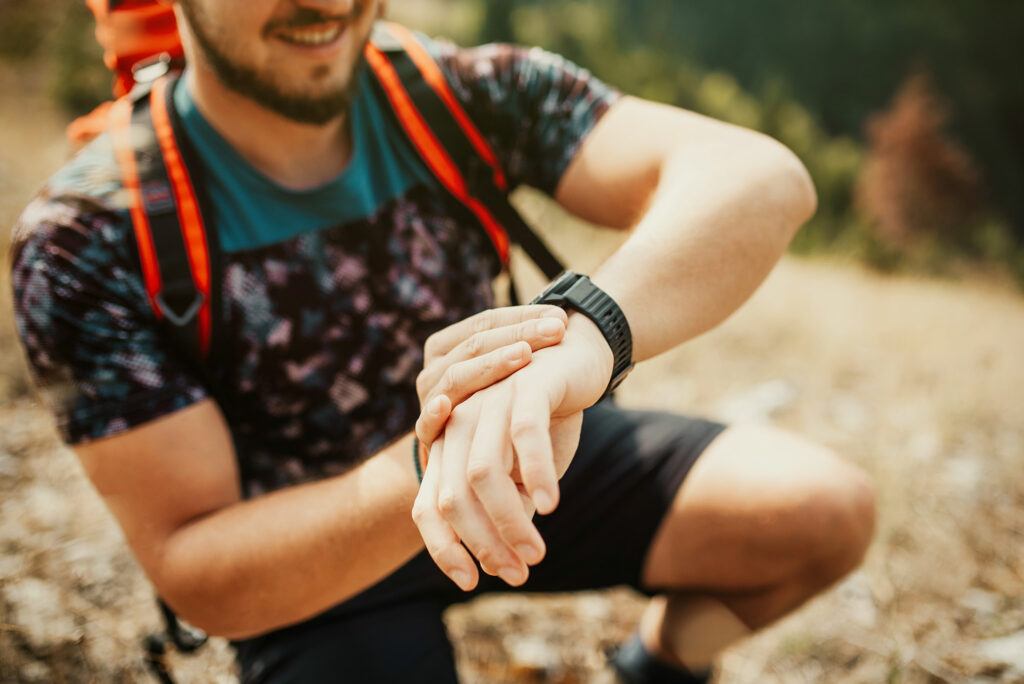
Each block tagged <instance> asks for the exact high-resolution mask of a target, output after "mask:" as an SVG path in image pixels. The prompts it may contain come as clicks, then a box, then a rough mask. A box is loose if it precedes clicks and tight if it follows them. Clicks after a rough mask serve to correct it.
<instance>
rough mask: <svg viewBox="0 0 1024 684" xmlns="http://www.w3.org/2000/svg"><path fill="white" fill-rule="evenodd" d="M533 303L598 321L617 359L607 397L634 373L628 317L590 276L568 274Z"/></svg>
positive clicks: (558, 278)
mask: <svg viewBox="0 0 1024 684" xmlns="http://www.w3.org/2000/svg"><path fill="white" fill-rule="evenodd" d="M530 303H531V304H554V305H555V306H560V307H562V308H563V309H572V310H573V311H579V312H580V313H581V314H583V315H584V316H586V317H587V318H589V319H590V320H592V321H594V324H595V325H596V326H597V327H598V329H600V330H601V333H602V334H603V335H604V338H605V339H606V340H608V346H609V347H611V348H612V354H613V355H614V357H615V363H614V366H613V368H612V379H611V381H610V382H609V383H608V389H606V390H605V391H604V396H605V397H606V396H608V395H609V394H611V393H612V392H613V391H614V390H615V388H616V387H618V386H619V383H621V382H622V381H623V380H624V379H625V377H626V376H627V375H628V374H629V371H631V370H633V334H632V333H631V332H630V330H629V323H628V322H627V321H626V315H625V314H624V313H622V309H620V308H619V305H618V304H616V303H615V300H614V299H612V298H611V297H609V296H608V295H607V294H606V293H605V291H604V290H602V289H601V288H599V287H598V286H597V285H594V283H592V282H590V278H588V277H587V276H585V275H583V274H581V273H573V272H572V271H564V272H563V273H562V275H560V276H558V277H557V278H555V280H554V281H553V282H552V283H551V284H550V285H548V287H547V289H546V290H544V291H543V292H541V293H540V294H539V295H537V298H536V299H534V300H533V301H532V302H530ZM602 398H603V397H602Z"/></svg>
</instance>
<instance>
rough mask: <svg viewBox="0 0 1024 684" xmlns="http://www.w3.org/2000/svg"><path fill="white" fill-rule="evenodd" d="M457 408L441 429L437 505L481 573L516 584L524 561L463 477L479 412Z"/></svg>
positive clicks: (522, 579)
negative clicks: (439, 482)
mask: <svg viewBox="0 0 1024 684" xmlns="http://www.w3.org/2000/svg"><path fill="white" fill-rule="evenodd" d="M461 410H462V407H460V408H459V409H456V410H455V412H454V414H453V417H452V419H451V421H450V422H449V424H448V427H447V428H446V430H445V435H444V453H443V455H442V457H441V460H442V463H441V485H440V491H439V492H438V500H437V507H438V510H440V512H441V515H442V516H443V517H444V519H445V520H447V521H448V524H449V525H451V528H452V530H454V532H455V534H456V535H457V536H458V537H459V539H461V540H462V543H463V544H465V546H466V548H467V549H469V552H470V553H471V554H473V556H475V557H476V559H477V560H478V561H479V562H480V567H481V568H483V570H484V572H486V573H487V574H489V575H496V576H498V577H500V578H501V579H503V580H504V581H505V582H507V583H508V584H511V585H513V586H518V585H520V584H522V583H523V582H525V581H526V578H527V576H528V575H529V571H528V569H527V566H526V563H525V562H524V561H523V560H522V559H521V558H520V557H519V556H518V555H517V554H516V552H515V551H514V550H513V549H512V548H511V547H510V546H509V545H508V544H507V543H506V542H505V540H504V539H502V537H501V535H500V534H499V533H498V531H497V529H495V526H494V524H493V523H492V521H491V518H490V517H489V516H488V514H487V511H486V509H485V508H484V507H483V505H482V504H481V502H480V500H479V499H478V498H477V496H476V495H475V493H474V492H473V491H472V489H471V488H470V486H469V483H468V481H467V478H466V469H467V465H468V462H469V449H470V446H471V442H472V438H473V434H474V432H475V430H474V428H476V426H477V421H478V420H479V418H480V412H479V411H476V412H472V413H470V414H468V415H467V413H466V412H462V413H460V411H461ZM505 434H506V432H505V430H504V429H500V431H499V438H500V439H505V437H504V435H505ZM510 482H511V481H510ZM516 505H519V504H518V502H517V504H516ZM520 510H522V508H521V506H520Z"/></svg>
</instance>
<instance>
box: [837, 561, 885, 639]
mask: <svg viewBox="0 0 1024 684" xmlns="http://www.w3.org/2000/svg"><path fill="white" fill-rule="evenodd" d="M836 594H837V595H838V597H839V599H840V600H841V601H842V602H843V614H844V615H845V616H846V617H847V618H849V619H850V620H852V621H854V622H856V623H857V624H859V625H861V626H862V627H865V628H868V629H874V628H875V627H876V626H877V624H878V619H879V618H878V606H877V605H876V603H875V597H874V595H873V594H872V593H871V585H870V583H869V580H868V576H867V574H866V573H865V572H864V571H863V570H858V571H857V572H854V573H853V574H852V575H850V576H849V577H847V578H846V580H845V581H843V583H842V584H840V585H839V586H838V587H837V588H836Z"/></svg>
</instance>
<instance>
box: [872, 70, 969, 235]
mask: <svg viewBox="0 0 1024 684" xmlns="http://www.w3.org/2000/svg"><path fill="white" fill-rule="evenodd" d="M948 116H949V114H948V109H947V107H946V105H945V104H944V103H943V102H942V100H941V98H940V97H939V95H938V94H937V93H936V92H935V91H934V88H933V87H932V83H931V79H930V78H928V76H927V75H925V74H923V73H918V74H915V75H912V76H910V77H909V78H908V79H907V80H906V81H905V82H904V84H903V86H902V87H901V88H900V90H899V92H898V93H897V94H896V97H895V98H894V99H893V103H892V106H891V107H890V108H889V110H888V111H886V112H882V113H880V114H877V115H875V116H873V117H871V119H869V120H868V123H867V137H868V154H867V158H866V160H865V163H864V167H863V171H862V172H861V177H860V179H859V181H858V187H857V201H858V205H859V207H860V208H861V210H862V211H863V212H864V213H865V214H866V215H867V216H868V217H869V218H870V219H871V220H872V221H873V223H874V224H875V227H876V229H877V233H878V237H879V239H880V240H881V241H882V242H884V243H886V244H887V245H889V246H891V247H905V246H907V245H909V244H912V243H913V242H916V241H918V240H919V239H920V238H922V237H924V236H928V235H932V236H936V237H939V238H940V239H943V240H944V241H951V240H955V239H957V238H959V237H962V236H963V235H964V234H965V233H967V232H968V231H969V230H970V228H971V227H972V225H973V224H974V223H975V222H976V221H977V218H978V215H979V211H980V210H981V208H982V187H981V180H980V177H979V174H978V172H977V170H976V167H975V164H974V162H973V161H972V160H971V157H970V155H969V154H968V153H967V152H966V151H965V150H964V149H963V148H961V147H960V146H959V145H958V144H957V143H956V142H954V141H953V140H951V139H950V138H949V137H947V135H946V134H945V132H944V131H943V128H944V126H945V124H946V121H947V119H948Z"/></svg>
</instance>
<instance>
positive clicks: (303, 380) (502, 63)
mask: <svg viewBox="0 0 1024 684" xmlns="http://www.w3.org/2000/svg"><path fill="white" fill-rule="evenodd" d="M426 42H427V45H428V48H429V49H430V50H431V52H432V53H433V54H434V56H435V57H436V59H437V60H438V62H439V63H440V65H441V67H442V69H443V71H444V73H445V74H446V76H447V78H448V80H449V81H450V83H451V85H452V88H453V90H454V92H455V94H456V96H457V97H458V98H459V99H460V100H461V103H462V105H463V106H464V107H465V108H466V110H467V111H468V113H469V115H470V116H471V117H472V118H473V120H474V122H475V123H476V124H477V126H479V127H480V128H481V130H482V132H483V133H484V135H485V137H486V138H487V139H488V142H489V143H490V144H491V146H492V147H493V148H494V150H495V152H496V154H497V156H498V158H499V159H500V161H501V163H502V165H503V167H504V170H505V171H506V173H507V174H508V177H509V179H510V181H511V183H512V184H513V185H519V184H527V185H531V186H534V187H536V188H539V189H540V190H543V191H545V192H547V193H549V194H551V193H553V192H554V190H555V188H556V186H557V184H558V181H559V179H560V178H561V175H562V173H563V172H564V170H565V168H566V167H567V165H568V164H569V162H570V161H571V160H572V158H573V156H574V155H575V153H576V151H577V150H578V148H579V146H580V144H581V142H582V141H583V139H584V138H585V136H586V135H587V133H588V132H589V131H590V130H591V129H592V127H593V126H594V124H595V123H596V122H597V120H598V119H599V118H600V117H601V115H602V114H603V113H604V112H605V111H606V110H607V109H608V107H609V106H610V105H611V104H612V103H613V102H615V100H616V99H617V98H618V94H617V93H616V92H614V91H613V90H611V89H610V88H608V87H607V86H605V85H604V84H602V83H601V82H600V81H598V80H596V79H594V78H593V77H592V76H591V75H590V74H589V73H588V72H586V71H584V70H582V69H580V68H579V67H577V66H575V65H573V64H571V63H569V62H567V61H566V60H564V59H562V58H560V57H557V56H555V55H552V54H550V53H546V52H544V51H542V50H539V49H524V48H516V47H511V46H504V45H490V46H483V47H479V48H472V49H462V48H457V47H455V46H454V45H452V44H450V43H446V42H433V41H426ZM180 84H181V82H179V90H181V89H183V88H184V86H183V85H180ZM367 97H372V93H371V92H370V90H369V89H368V88H363V89H361V90H360V91H359V94H358V95H357V102H356V103H355V105H354V107H355V108H356V109H357V110H358V111H359V112H361V113H362V114H355V115H354V121H353V130H354V133H355V135H361V136H369V137H370V138H371V139H368V140H356V148H357V153H356V159H355V161H354V163H353V166H351V167H350V168H349V169H347V170H346V172H345V173H344V174H342V177H340V178H339V179H338V180H337V181H332V183H336V184H337V187H338V196H337V198H333V193H332V192H325V191H324V188H318V189H316V191H315V192H317V193H319V194H318V195H317V200H316V201H311V200H310V196H309V194H310V193H309V191H303V192H299V191H288V190H287V189H285V188H282V187H280V186H278V185H276V184H274V183H273V181H271V180H270V179H267V178H265V177H262V176H260V175H259V174H257V173H254V171H255V170H254V169H252V168H248V169H245V168H239V166H238V165H239V164H243V165H244V162H243V161H241V158H240V157H238V158H236V159H231V158H229V157H230V155H233V154H234V151H233V150H230V148H229V147H228V146H227V143H226V142H225V141H223V139H220V140H219V144H205V145H197V147H198V148H199V149H198V152H199V154H200V157H201V159H200V163H202V164H204V166H205V167H206V169H204V170H206V171H207V172H210V171H211V170H212V171H213V173H214V176H215V177H216V178H218V179H219V180H218V181H216V182H211V183H210V185H209V187H208V190H209V194H210V195H211V200H212V204H213V205H214V210H213V213H214V214H215V216H214V217H213V218H216V215H221V216H222V219H221V220H222V221H225V222H227V221H228V219H226V218H223V217H231V219H230V220H233V221H234V222H235V225H234V226H233V227H231V228H230V230H226V231H222V232H221V242H222V246H223V247H225V258H224V263H223V266H222V272H221V273H219V274H218V277H219V278H220V279H221V282H222V283H223V306H222V320H220V321H218V322H217V324H218V325H220V326H221V330H222V331H223V340H224V347H225V349H227V350H228V351H227V353H226V354H225V355H224V357H223V359H221V363H220V365H219V366H218V367H217V368H216V369H215V374H216V385H217V393H216V399H217V401H218V402H219V404H220V406H221V409H222V411H223V412H224V414H225V417H226V419H227V421H228V425H229V427H230V430H231V433H232V437H233V440H234V444H235V449H236V453H237V458H238V461H239V467H240V471H241V474H242V485H243V493H244V495H245V496H246V497H252V496H256V495H259V494H261V493H264V492H267V491H271V490H275V489H279V488H281V487H284V486H288V485H292V484H297V483H299V482H303V481H308V480H313V479H318V478H322V477H326V476H329V475H333V474H338V473H341V472H344V471H345V470H347V469H349V468H351V467H352V466H353V465H354V464H356V463H359V462H360V461H362V460H364V459H365V458H367V457H368V456H370V455H372V454H373V453H375V452H377V451H379V450H380V449H381V448H383V447H385V446H386V445H387V444H389V443H390V442H392V441H393V440H395V439H397V438H399V437H400V436H402V435H403V434H405V433H407V432H408V431H409V430H411V429H412V426H413V424H414V422H415V419H416V416H417V414H418V411H419V405H418V401H417V396H416V391H415V379H416V375H417V373H418V372H419V370H420V369H421V368H422V363H423V355H422V354H423V352H422V350H423V345H424V343H425V341H426V338H427V337H428V336H429V335H430V334H431V333H433V332H435V331H436V330H439V329H441V328H443V327H445V326H447V325H450V324H452V323H455V322H457V321H459V320H462V319H464V318H466V317H467V316H470V315H472V314H473V313H476V312H477V311H481V310H483V309H485V308H488V307H490V306H492V302H493V293H492V291H491V281H492V280H493V278H494V276H495V275H496V273H497V268H498V264H497V260H496V258H495V257H494V255H493V247H492V246H491V244H490V242H489V240H488V238H487V236H486V234H485V233H484V231H483V230H482V229H481V228H480V227H479V226H477V225H475V224H474V223H473V222H472V221H470V220H468V219H467V215H466V213H465V210H464V208H462V207H461V206H459V205H458V203H457V202H456V201H455V200H454V199H452V198H451V197H450V196H449V195H448V194H447V193H445V192H444V191H442V190H441V189H440V186H439V185H438V184H437V183H436V181H434V180H433V179H432V177H431V176H430V174H429V173H425V172H424V171H423V169H417V168H413V167H410V166H409V164H408V161H409V159H410V157H408V156H407V155H408V150H403V149H402V148H401V147H400V146H397V145H396V144H394V141H396V140H402V138H401V137H400V135H401V134H400V132H398V131H395V130H391V129H390V128H389V127H393V126H394V124H392V123H391V119H390V118H388V117H383V116H381V114H380V110H379V109H377V108H375V107H373V106H366V103H362V104H360V102H359V101H358V100H359V99H361V98H367ZM175 101H176V104H178V106H179V107H182V106H184V107H185V108H186V110H187V108H188V105H189V100H188V97H187V93H185V94H184V95H182V94H181V93H176V95H175ZM185 114H186V127H185V128H186V132H187V134H189V135H190V137H191V138H195V137H196V136H198V137H200V138H203V137H204V136H209V135H213V136H216V135H217V134H216V132H215V131H214V130H213V129H212V127H209V125H208V124H206V123H205V121H203V120H202V119H201V115H200V114H199V113H198V111H197V110H194V108H193V111H191V112H187V111H186V112H185ZM359 116H363V119H364V120H363V121H362V122H361V123H359V122H358V121H357V119H358V118H359ZM195 117H199V118H198V119H196V118H195ZM190 118H191V123H190V122H189V119H190ZM202 126H206V127H207V129H202ZM197 127H198V128H197ZM206 142H208V141H206ZM364 143H365V144H364ZM359 149H363V150H364V153H365V154H367V155H369V157H368V159H366V160H364V161H363V162H360V163H364V164H366V166H365V169H366V170H365V171H360V170H358V169H361V168H363V167H360V166H359V165H358V163H356V162H358V154H359V152H358V150H359ZM389 155H392V157H389ZM236 156H237V155H236ZM413 159H415V158H413ZM373 173H385V174H391V180H392V181H394V182H393V184H392V185H391V186H389V187H391V189H392V190H393V192H381V190H380V187H379V184H375V183H367V182H366V181H365V177H364V176H365V174H373ZM231 174H239V175H238V176H237V177H235V176H231V178H227V177H226V176H228V175H231ZM246 174H248V175H246ZM205 175H206V177H210V174H209V173H207V174H205ZM243 176H244V177H243ZM346 176H347V179H346ZM243 181H244V182H243ZM261 184H262V185H261ZM328 185H330V184H328ZM330 187H332V188H333V187H334V186H333V185H331V186H330ZM243 193H244V195H243ZM289 193H291V194H290V195H289ZM353 193H355V196H353ZM361 193H362V194H361ZM367 193H368V194H367ZM124 195H125V193H124V191H123V189H122V188H121V185H120V172H119V170H118V168H117V166H116V164H115V162H114V159H113V154H112V149H111V143H110V140H109V138H108V137H107V136H106V135H104V136H101V137H100V138H98V139H97V140H96V141H94V142H93V143H92V144H91V145H90V146H89V147H87V148H86V149H85V150H83V151H82V152H81V153H80V154H78V155H77V156H76V157H75V158H74V159H72V160H71V161H70V162H69V163H68V164H67V165H66V166H65V167H64V168H63V169H62V170H61V171H60V172H59V173H58V174H57V175H56V176H54V178H52V179H51V180H50V182H49V183H48V184H47V185H46V186H45V187H44V189H43V190H42V191H41V192H40V194H39V195H38V196H37V198H36V199H35V200H33V202H32V203H31V204H30V205H29V206H28V208H27V209H26V210H25V212H24V214H23V215H22V217H21V219H20V220H19V222H18V225H17V226H16V228H15V231H14V238H13V242H14V245H13V251H12V269H13V279H12V280H13V287H14V295H15V297H14V299H15V315H16V322H17V326H18V331H19V333H20V336H21V339H22V342H23V344H24V346H25V349H26V354H27V358H28V360H29V362H30V366H31V369H32V372H33V375H34V378H35V381H36V384H37V386H38V387H39V389H40V390H41V395H42V396H43V397H44V399H45V400H46V402H47V403H48V405H49V406H50V407H51V408H52V409H53V411H54V412H55V414H56V416H57V423H58V426H59V429H60V431H61V434H62V436H63V438H64V439H65V440H66V441H67V442H68V443H71V444H76V443H82V442H86V441H89V440H95V439H98V438H101V437H107V436H110V435H114V434H117V433H120V432H122V431H125V430H129V429H131V428H133V427H136V426H138V425H141V424H143V423H146V422H148V421H151V420H153V419H156V418H158V417H161V416H164V415H167V414H169V413H171V412H173V411H176V410H179V409H181V408H183V407H185V406H188V405H190V404H193V403H195V402H197V401H199V400H201V399H204V398H206V397H210V396H212V392H211V388H208V387H206V386H204V383H203V381H202V380H201V379H200V377H199V376H198V374H197V373H196V372H194V370H193V369H192V368H191V367H190V366H189V364H188V362H187V361H186V359H185V358H184V357H183V356H182V355H181V354H179V353H178V352H177V351H176V350H175V349H174V347H173V346H172V345H171V344H170V342H169V341H168V340H167V339H166V338H165V337H164V336H163V335H162V334H161V331H160V329H159V327H158V325H157V323H156V321H155V318H154V316H153V313H152V311H151V309H150V308H149V304H148V302H147V297H146V291H145V287H144V285H143V282H142V278H141V273H140V269H139V265H138V254H137V251H136V247H135V243H134V238H133V232H132V228H131V223H130V220H129V218H128V215H127V212H126V211H125V206H126V202H125V198H124ZM268 198H272V200H273V201H274V202H276V203H277V204H276V205H275V207H274V211H273V212H271V211H270V209H269V208H268V210H267V211H260V210H259V208H260V206H261V205H260V203H261V202H265V201H271V200H270V199H268ZM289 198H290V199H291V201H292V205H293V206H292V209H293V211H294V220H291V221H288V222H282V221H280V218H279V217H280V203H281V202H282V201H285V202H287V201H289ZM332 201H333V202H336V206H335V207H334V209H333V211H332V204H331V203H332ZM243 203H245V206H244V210H243V209H238V210H234V209H233V207H235V208H237V207H239V205H240V204H243ZM353 206H355V207H358V210H353ZM275 212H276V213H275ZM239 216H243V217H246V218H245V219H244V221H250V222H260V221H263V224H261V225H245V224H244V221H243V222H242V223H241V224H239V219H238V217H239ZM263 217H267V218H263ZM296 226H299V227H300V228H298V229H297V228H296ZM247 236H248V237H247Z"/></svg>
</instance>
